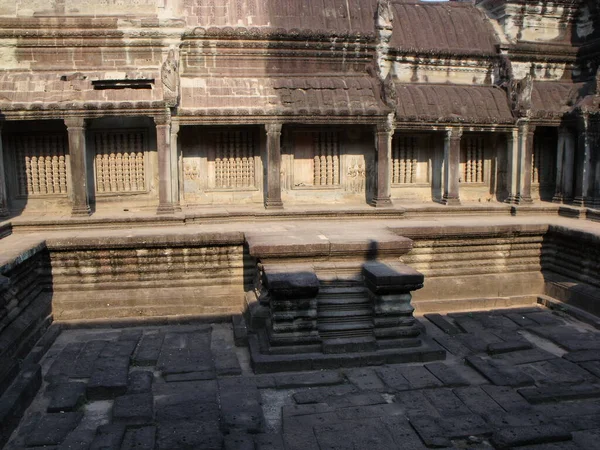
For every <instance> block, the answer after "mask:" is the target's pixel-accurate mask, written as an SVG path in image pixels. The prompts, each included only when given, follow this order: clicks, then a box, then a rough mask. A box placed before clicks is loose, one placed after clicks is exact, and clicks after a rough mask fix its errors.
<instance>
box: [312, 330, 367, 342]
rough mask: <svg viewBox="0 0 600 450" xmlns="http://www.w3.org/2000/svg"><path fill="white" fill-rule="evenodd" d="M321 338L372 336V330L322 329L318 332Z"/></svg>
mask: <svg viewBox="0 0 600 450" xmlns="http://www.w3.org/2000/svg"><path fill="white" fill-rule="evenodd" d="M320 336H321V338H322V339H323V340H328V339H357V338H360V337H368V338H372V337H373V330H367V329H361V330H335V331H324V332H321V333H320Z"/></svg>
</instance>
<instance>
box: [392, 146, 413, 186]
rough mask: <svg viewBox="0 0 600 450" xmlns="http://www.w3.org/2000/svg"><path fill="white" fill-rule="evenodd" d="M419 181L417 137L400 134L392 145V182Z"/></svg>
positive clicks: (406, 182) (407, 182)
mask: <svg viewBox="0 0 600 450" xmlns="http://www.w3.org/2000/svg"><path fill="white" fill-rule="evenodd" d="M416 181H417V138H416V137H414V136H400V137H397V138H395V139H394V141H393V146H392V184H409V183H416Z"/></svg>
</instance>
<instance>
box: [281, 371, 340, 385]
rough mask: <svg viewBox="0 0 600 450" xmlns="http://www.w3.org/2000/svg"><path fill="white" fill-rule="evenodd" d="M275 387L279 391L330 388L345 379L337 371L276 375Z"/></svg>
mask: <svg viewBox="0 0 600 450" xmlns="http://www.w3.org/2000/svg"><path fill="white" fill-rule="evenodd" d="M273 378H274V381H275V386H276V387H277V389H287V388H299V387H311V386H329V385H334V384H341V383H343V382H344V377H343V376H342V374H341V373H339V372H337V371H322V372H309V373H302V374H290V375H275V376H274V377H273Z"/></svg>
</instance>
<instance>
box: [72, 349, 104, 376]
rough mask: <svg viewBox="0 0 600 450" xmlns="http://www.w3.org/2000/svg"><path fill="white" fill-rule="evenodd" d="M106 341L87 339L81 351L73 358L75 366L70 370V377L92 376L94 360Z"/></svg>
mask: <svg viewBox="0 0 600 450" xmlns="http://www.w3.org/2000/svg"><path fill="white" fill-rule="evenodd" d="M107 343H108V342H107V341H103V340H94V341H89V342H87V343H86V344H85V346H84V347H83V349H81V352H79V354H78V355H77V359H76V360H75V367H74V368H73V370H72V371H71V372H70V374H69V375H70V376H71V377H72V378H89V377H91V376H92V371H93V370H94V365H95V364H96V360H97V359H98V357H99V356H100V354H101V352H102V351H103V350H104V347H106V345H107Z"/></svg>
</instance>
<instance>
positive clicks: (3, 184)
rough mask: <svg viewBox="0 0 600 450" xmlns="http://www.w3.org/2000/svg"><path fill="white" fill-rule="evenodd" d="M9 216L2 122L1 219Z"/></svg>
mask: <svg viewBox="0 0 600 450" xmlns="http://www.w3.org/2000/svg"><path fill="white" fill-rule="evenodd" d="M8 216H9V211H8V193H7V190H6V172H5V170H4V147H3V145H2V122H0V219H1V218H4V217H8Z"/></svg>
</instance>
